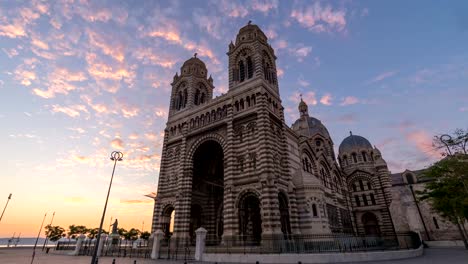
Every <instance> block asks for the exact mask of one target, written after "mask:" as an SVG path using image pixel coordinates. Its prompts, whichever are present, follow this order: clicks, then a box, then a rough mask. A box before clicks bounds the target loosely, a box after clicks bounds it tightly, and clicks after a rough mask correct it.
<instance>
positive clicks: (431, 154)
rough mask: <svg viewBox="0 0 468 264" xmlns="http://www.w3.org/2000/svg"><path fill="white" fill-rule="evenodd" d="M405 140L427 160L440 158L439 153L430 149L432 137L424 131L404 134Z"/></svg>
mask: <svg viewBox="0 0 468 264" xmlns="http://www.w3.org/2000/svg"><path fill="white" fill-rule="evenodd" d="M405 137H406V139H407V140H408V141H410V142H411V143H413V144H414V145H415V146H416V148H417V149H418V150H419V151H421V152H422V153H423V154H424V155H426V156H427V157H428V158H440V157H441V156H440V153H437V151H435V150H434V148H433V147H432V137H431V136H430V135H429V134H428V133H427V132H426V131H424V130H417V131H412V132H409V133H406V135H405Z"/></svg>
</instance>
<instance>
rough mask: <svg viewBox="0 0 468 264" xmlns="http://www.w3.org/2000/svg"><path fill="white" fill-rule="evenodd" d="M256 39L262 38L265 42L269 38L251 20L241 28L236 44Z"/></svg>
mask: <svg viewBox="0 0 468 264" xmlns="http://www.w3.org/2000/svg"><path fill="white" fill-rule="evenodd" d="M254 39H260V40H262V41H263V42H266V41H267V40H268V38H267V36H266V35H265V33H263V31H262V30H261V29H260V27H258V26H257V25H254V24H252V22H251V21H249V23H248V24H247V25H245V26H244V27H242V28H241V29H240V30H239V33H238V34H237V38H236V45H237V44H239V43H240V42H244V41H252V40H254Z"/></svg>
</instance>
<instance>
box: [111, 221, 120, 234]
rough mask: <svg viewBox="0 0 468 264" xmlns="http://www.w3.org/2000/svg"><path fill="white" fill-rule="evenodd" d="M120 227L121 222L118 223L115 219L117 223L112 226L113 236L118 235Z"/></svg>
mask: <svg viewBox="0 0 468 264" xmlns="http://www.w3.org/2000/svg"><path fill="white" fill-rule="evenodd" d="M118 226H119V221H117V219H115V222H114V223H113V224H112V234H117V233H118V231H117V228H118Z"/></svg>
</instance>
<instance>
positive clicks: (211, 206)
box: [190, 140, 224, 243]
mask: <svg viewBox="0 0 468 264" xmlns="http://www.w3.org/2000/svg"><path fill="white" fill-rule="evenodd" d="M223 159H224V154H223V149H222V147H221V145H220V144H219V143H217V142H216V141H213V140H208V141H205V142H203V143H202V144H201V145H200V146H198V148H197V150H196V151H195V153H194V155H193V178H192V202H191V210H190V237H191V239H192V241H194V239H195V230H197V228H199V227H201V226H202V227H203V228H205V229H206V230H207V231H208V233H207V238H206V239H207V240H209V241H210V243H213V241H221V236H222V235H223V233H222V230H223V227H222V225H223V214H222V207H223V195H224V161H223Z"/></svg>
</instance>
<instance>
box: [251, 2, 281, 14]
mask: <svg viewBox="0 0 468 264" xmlns="http://www.w3.org/2000/svg"><path fill="white" fill-rule="evenodd" d="M278 4H279V1H278V0H253V1H252V4H251V7H252V10H255V11H258V12H261V13H264V14H267V13H268V12H270V10H277V9H278Z"/></svg>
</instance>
